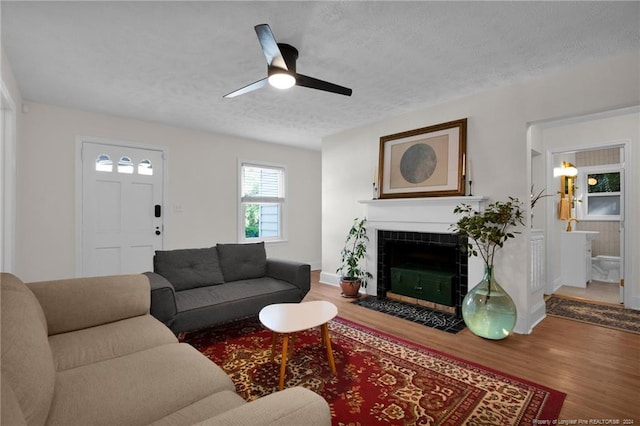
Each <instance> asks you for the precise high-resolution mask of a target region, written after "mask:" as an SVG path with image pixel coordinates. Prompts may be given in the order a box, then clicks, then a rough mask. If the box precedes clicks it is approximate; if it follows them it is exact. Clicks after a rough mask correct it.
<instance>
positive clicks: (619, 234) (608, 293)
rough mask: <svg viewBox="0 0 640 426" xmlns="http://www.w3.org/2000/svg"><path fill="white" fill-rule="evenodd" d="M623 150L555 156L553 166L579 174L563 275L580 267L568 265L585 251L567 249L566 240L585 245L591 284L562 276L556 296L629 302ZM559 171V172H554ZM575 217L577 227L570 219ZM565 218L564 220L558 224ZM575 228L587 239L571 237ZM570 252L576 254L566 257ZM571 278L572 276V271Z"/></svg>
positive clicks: (562, 253) (615, 147) (616, 147)
mask: <svg viewBox="0 0 640 426" xmlns="http://www.w3.org/2000/svg"><path fill="white" fill-rule="evenodd" d="M624 150H625V147H624V144H620V145H618V144H615V145H613V146H610V145H607V146H603V147H602V148H593V149H588V150H580V151H575V152H564V153H556V154H554V156H553V164H554V165H555V164H559V161H562V163H563V164H571V165H573V166H575V170H576V172H577V175H576V176H574V177H572V180H571V183H572V185H573V187H574V188H575V193H573V194H572V199H571V200H567V203H566V204H567V205H568V207H569V209H570V211H569V213H568V216H569V219H570V220H569V222H568V225H567V228H565V230H564V232H563V235H561V249H560V262H561V271H564V270H565V268H567V267H579V266H577V265H573V266H570V265H567V264H566V262H568V261H569V260H568V259H569V257H571V256H573V257H575V256H576V255H577V253H575V251H579V250H580V248H573V247H570V246H567V245H566V242H565V241H564V240H565V239H566V238H567V237H568V238H571V239H573V240H576V239H577V240H578V242H580V240H582V242H583V243H584V244H585V246H586V247H587V250H588V252H589V254H588V255H587V256H585V258H586V260H585V268H586V276H585V278H586V279H587V282H586V283H582V282H577V283H576V282H572V281H571V280H570V279H565V274H564V273H561V281H560V284H561V285H560V287H559V288H558V289H557V290H556V291H555V292H554V294H558V295H563V296H569V297H577V298H580V299H586V300H590V301H596V302H603V303H611V304H616V303H624V291H623V281H622V280H623V274H622V270H623V269H622V268H623V267H624V262H623V259H624V256H623V254H624V226H623V224H624V222H623V218H624V214H623V212H624V204H625V203H624V194H625V191H624V189H625V188H624V153H625V151H624ZM567 159H568V160H570V161H572V162H569V161H567ZM554 170H558V169H557V168H555V167H554ZM562 170H563V169H562V168H560V171H562ZM573 218H575V222H574V221H573V220H571V219H573ZM566 219H567V218H566V217H564V218H563V217H559V220H565V221H566ZM570 223H573V225H572V229H573V232H574V233H580V234H582V235H578V234H576V235H566V233H567V230H568V229H570V227H569V224H570ZM583 235H584V237H583ZM563 243H565V245H563ZM567 247H569V248H567ZM566 250H571V251H574V253H565V251H566ZM568 274H569V275H571V271H569V272H568ZM583 280H584V279H583ZM576 284H577V285H576Z"/></svg>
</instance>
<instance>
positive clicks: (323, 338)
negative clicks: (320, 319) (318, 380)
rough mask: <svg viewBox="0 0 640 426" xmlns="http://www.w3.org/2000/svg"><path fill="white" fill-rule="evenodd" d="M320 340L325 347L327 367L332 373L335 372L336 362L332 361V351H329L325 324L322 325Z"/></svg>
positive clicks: (326, 325)
mask: <svg viewBox="0 0 640 426" xmlns="http://www.w3.org/2000/svg"><path fill="white" fill-rule="evenodd" d="M321 328H322V340H323V341H324V344H325V345H326V346H327V358H329V366H330V367H331V371H332V372H333V373H335V372H336V362H335V360H334V359H333V350H332V349H331V339H330V338H329V325H328V324H327V323H324V324H322V327H321Z"/></svg>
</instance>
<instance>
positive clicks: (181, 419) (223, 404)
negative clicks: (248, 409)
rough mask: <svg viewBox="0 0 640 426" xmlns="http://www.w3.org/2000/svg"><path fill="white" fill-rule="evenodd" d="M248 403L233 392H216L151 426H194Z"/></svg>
mask: <svg viewBox="0 0 640 426" xmlns="http://www.w3.org/2000/svg"><path fill="white" fill-rule="evenodd" d="M246 404H247V402H246V401H245V400H244V399H242V397H241V396H240V395H238V394H237V393H235V392H231V391H228V390H227V391H222V392H216V393H214V394H212V395H209V396H208V397H206V398H204V399H201V400H200V401H196V402H194V403H193V404H191V405H187V406H186V407H184V408H183V409H182V410H179V411H176V412H175V413H171V414H169V415H168V416H167V417H163V418H162V419H160V420H158V421H156V422H153V423H152V424H150V425H149V426H182V425H185V426H186V425H194V424H196V423H198V422H201V421H204V420H207V419H210V418H211V417H215V416H217V415H218V414H220V413H223V412H225V411H227V410H231V409H234V408H236V407H241V406H243V405H246Z"/></svg>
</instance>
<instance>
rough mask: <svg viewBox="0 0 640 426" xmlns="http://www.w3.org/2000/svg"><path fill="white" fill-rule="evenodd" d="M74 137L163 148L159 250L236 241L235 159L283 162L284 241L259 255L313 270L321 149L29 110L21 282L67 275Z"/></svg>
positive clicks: (38, 107) (71, 260) (71, 267)
mask: <svg viewBox="0 0 640 426" xmlns="http://www.w3.org/2000/svg"><path fill="white" fill-rule="evenodd" d="M76 136H94V137H100V138H107V139H115V140H120V141H131V142H133V143H136V144H144V145H152V146H156V147H165V148H167V149H168V160H167V170H168V173H167V176H168V200H167V201H166V203H165V206H166V207H165V212H166V213H167V216H166V222H165V226H166V228H165V249H172V248H191V247H207V246H211V245H214V244H216V243H217V242H235V241H236V240H237V231H236V222H237V214H236V212H237V165H238V163H237V162H238V158H241V159H248V160H261V161H266V162H270V163H278V164H284V165H286V166H287V170H288V190H287V195H288V200H289V202H288V211H287V212H288V214H289V221H288V224H289V228H288V237H289V239H288V241H287V242H283V243H271V244H268V245H267V254H268V256H270V257H283V258H288V259H292V260H299V261H304V262H308V263H311V264H312V266H315V267H316V268H317V267H319V265H320V259H321V258H320V256H321V253H320V238H321V237H320V229H321V227H320V225H321V219H320V212H321V196H320V193H321V183H320V182H321V166H320V163H321V154H320V152H318V151H312V150H304V149H298V148H292V147H288V146H284V145H276V144H267V143H262V142H256V141H251V140H246V139H238V138H233V137H229V136H221V135H214V134H210V133H204V132H198V131H193V130H188V129H182V128H176V127H169V126H164V125H160V124H157V123H150V122H142V121H137V120H130V119H125V118H118V117H112V116H107V115H103V114H95V113H90V112H85V111H78V110H71V109H66V108H61V107H57V106H50V105H43V104H37V103H30V104H29V112H28V113H27V114H23V134H22V136H21V138H20V139H19V142H18V200H17V211H18V224H17V225H18V226H17V247H16V271H17V274H18V276H20V278H22V279H23V280H25V281H32V280H39V279H54V278H63V277H71V276H73V275H74V274H75V271H76V265H75V244H74V243H75V220H76V217H75V181H74V179H75V154H76V153H75V149H76ZM176 205H180V206H182V209H183V211H182V212H180V213H179V212H176V211H175V206H176Z"/></svg>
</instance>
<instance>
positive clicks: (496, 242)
mask: <svg viewBox="0 0 640 426" xmlns="http://www.w3.org/2000/svg"><path fill="white" fill-rule="evenodd" d="M453 212H454V213H456V214H462V215H463V216H462V217H461V218H460V219H459V220H458V222H457V223H456V224H455V225H452V227H453V230H454V231H455V232H456V233H458V234H459V235H463V236H465V237H467V238H468V239H469V242H468V251H467V253H468V255H469V257H471V256H480V257H482V260H483V261H484V266H485V272H484V276H483V278H482V281H480V283H478V285H476V286H475V287H474V288H473V289H471V290H470V291H469V292H467V294H466V296H465V297H464V300H463V302H462V317H463V319H464V321H465V323H466V324H467V327H469V329H470V330H471V331H472V332H473V333H474V334H477V335H479V336H481V337H485V338H488V339H503V338H505V337H507V336H508V335H509V333H510V332H511V331H512V330H513V327H514V326H515V323H516V319H517V315H516V306H515V303H513V300H512V299H511V297H510V296H509V294H507V292H506V291H505V290H504V289H503V288H502V287H501V286H500V285H499V284H498V283H497V282H496V280H495V276H494V259H495V254H496V251H497V250H498V249H500V248H502V247H503V246H504V243H505V242H506V241H507V240H508V239H510V238H514V237H515V235H514V234H519V232H516V231H511V230H510V229H511V228H513V227H516V226H518V225H524V222H523V211H522V203H521V202H520V201H519V200H518V199H517V198H513V197H509V200H508V201H506V202H502V201H496V202H494V203H491V204H489V205H488V206H487V208H486V209H485V210H484V211H482V212H478V211H475V210H474V209H473V208H472V207H471V206H469V205H467V204H460V205H458V206H456V208H455V209H454V210H453Z"/></svg>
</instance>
